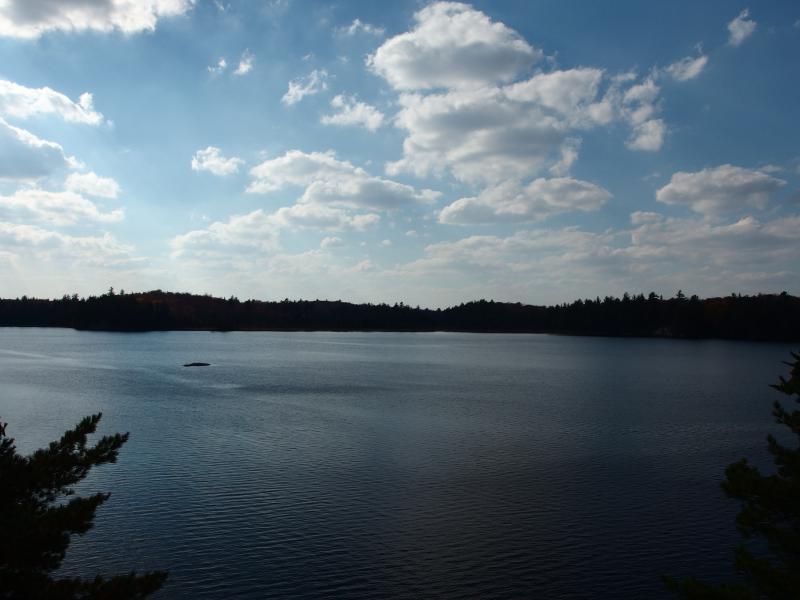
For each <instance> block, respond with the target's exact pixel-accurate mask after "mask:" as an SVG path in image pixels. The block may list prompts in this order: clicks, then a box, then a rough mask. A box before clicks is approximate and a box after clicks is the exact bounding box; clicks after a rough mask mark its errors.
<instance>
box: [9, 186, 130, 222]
mask: <svg viewBox="0 0 800 600" xmlns="http://www.w3.org/2000/svg"><path fill="white" fill-rule="evenodd" d="M2 213H6V214H8V213H13V214H15V215H22V216H27V217H29V218H32V219H33V220H35V221H41V222H45V223H51V224H53V225H59V226H63V225H74V224H76V223H81V222H84V221H93V222H98V223H113V222H116V221H121V220H122V218H123V217H124V211H123V210H122V209H116V210H113V211H111V212H103V211H101V210H100V209H99V208H98V207H97V205H96V204H94V203H93V202H91V201H90V200H87V199H86V198H84V197H83V196H81V195H80V194H76V193H75V192H72V191H60V192H50V191H46V190H42V189H39V188H24V189H21V190H17V191H16V192H14V194H12V195H11V196H0V214H2Z"/></svg>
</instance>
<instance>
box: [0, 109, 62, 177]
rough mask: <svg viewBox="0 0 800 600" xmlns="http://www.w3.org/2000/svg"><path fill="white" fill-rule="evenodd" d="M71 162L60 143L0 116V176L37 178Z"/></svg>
mask: <svg viewBox="0 0 800 600" xmlns="http://www.w3.org/2000/svg"><path fill="white" fill-rule="evenodd" d="M74 163H75V161H74V159H71V158H68V157H67V156H65V155H64V149H63V148H62V147H61V146H60V145H59V144H57V143H55V142H50V141H47V140H43V139H41V138H38V137H36V136H35V135H33V134H32V133H31V132H29V131H26V130H24V129H20V128H19V127H14V126H13V125H9V124H8V123H6V122H5V121H4V120H3V119H2V118H0V179H20V180H25V179H38V178H40V177H45V176H47V175H50V174H51V173H53V172H54V171H56V170H58V169H60V168H65V167H69V166H72V165H74Z"/></svg>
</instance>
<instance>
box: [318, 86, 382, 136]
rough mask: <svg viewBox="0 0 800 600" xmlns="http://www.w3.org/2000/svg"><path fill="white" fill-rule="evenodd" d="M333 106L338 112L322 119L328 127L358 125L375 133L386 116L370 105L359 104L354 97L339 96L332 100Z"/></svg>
mask: <svg viewBox="0 0 800 600" xmlns="http://www.w3.org/2000/svg"><path fill="white" fill-rule="evenodd" d="M331 106H332V107H333V108H335V109H337V110H338V112H335V113H334V114H332V115H324V116H323V117H322V119H321V121H322V123H324V124H326V125H356V126H359V127H364V128H365V129H368V130H369V131H375V130H376V129H378V128H379V127H380V126H381V125H382V124H383V119H384V115H383V113H382V112H381V111H379V110H378V109H377V108H375V107H374V106H372V105H370V104H366V103H365V102H359V101H358V100H357V99H356V98H355V97H353V96H343V95H341V94H340V95H338V96H335V97H334V98H333V100H331Z"/></svg>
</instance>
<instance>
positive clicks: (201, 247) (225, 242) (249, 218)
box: [170, 209, 279, 258]
mask: <svg viewBox="0 0 800 600" xmlns="http://www.w3.org/2000/svg"><path fill="white" fill-rule="evenodd" d="M170 246H171V247H172V256H173V257H180V256H191V257H195V258H202V257H208V258H211V257H215V256H219V255H220V254H224V253H226V252H231V251H234V252H235V251H243V250H244V251H260V252H274V251H276V250H277V249H278V248H279V244H278V228H277V227H276V226H275V223H274V220H273V219H272V218H271V215H269V214H268V213H265V212H264V211H263V210H260V209H259V210H255V211H253V212H251V213H248V214H246V215H234V216H232V217H230V218H229V219H228V221H227V222H222V221H216V222H214V223H211V224H210V225H209V226H208V227H206V228H205V229H198V230H195V231H190V232H188V233H184V234H182V235H178V236H176V237H175V238H173V239H172V240H171V241H170Z"/></svg>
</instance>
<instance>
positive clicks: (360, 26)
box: [339, 19, 385, 36]
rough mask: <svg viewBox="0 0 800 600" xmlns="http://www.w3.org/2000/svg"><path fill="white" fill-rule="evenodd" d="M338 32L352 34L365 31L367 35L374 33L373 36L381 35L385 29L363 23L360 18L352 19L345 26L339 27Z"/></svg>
mask: <svg viewBox="0 0 800 600" xmlns="http://www.w3.org/2000/svg"><path fill="white" fill-rule="evenodd" d="M339 32H340V33H341V34H342V35H348V36H353V35H356V34H357V33H366V34H367V35H375V36H382V35H383V34H384V33H385V29H384V28H383V27H378V26H376V25H371V24H369V23H364V22H363V21H362V20H361V19H353V22H352V23H350V25H348V26H347V27H342V28H340V29H339Z"/></svg>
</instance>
